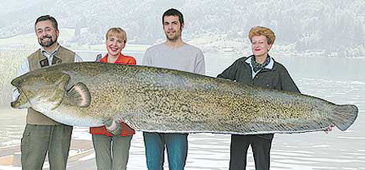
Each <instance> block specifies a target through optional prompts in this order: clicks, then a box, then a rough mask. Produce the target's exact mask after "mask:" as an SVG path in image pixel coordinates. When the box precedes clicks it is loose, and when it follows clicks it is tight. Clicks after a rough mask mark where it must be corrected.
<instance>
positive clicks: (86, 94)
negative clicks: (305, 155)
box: [11, 62, 358, 134]
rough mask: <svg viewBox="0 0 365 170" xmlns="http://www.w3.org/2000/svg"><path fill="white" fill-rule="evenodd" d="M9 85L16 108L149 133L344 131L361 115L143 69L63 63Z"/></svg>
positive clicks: (305, 99) (302, 98) (296, 97)
mask: <svg viewBox="0 0 365 170" xmlns="http://www.w3.org/2000/svg"><path fill="white" fill-rule="evenodd" d="M11 84H12V85H13V86H15V87H16V88H17V89H18V91H19V92H20V96H19V97H18V99H17V100H16V101H14V102H12V103H11V106H12V107H13V108H28V107H32V108H33V109H35V110H37V111H39V112H41V113H43V114H45V115H46V116H48V117H50V118H52V119H53V120H56V121H58V122H60V123H63V124H67V125H72V126H86V127H94V126H101V125H104V124H105V125H107V127H109V129H113V128H111V127H113V122H119V121H120V120H123V121H124V122H125V123H126V124H128V125H129V126H130V127H131V128H133V129H135V130H141V131H148V132H163V133H222V134H266V133H301V132H310V131H322V130H325V129H327V127H329V126H336V127H337V128H339V129H340V130H342V131H344V130H346V129H348V128H349V127H350V126H351V125H352V124H353V123H354V121H355V119H356V118H357V115H358V108H357V107H356V106H355V105H337V104H334V103H331V102H329V101H326V100H323V99H320V98H317V97H312V96H308V95H303V94H297V93H290V92H284V91H278V90H273V89H265V88H259V87H253V86H249V85H245V84H242V83H237V82H233V81H230V80H224V79H218V78H213V77H208V76H203V75H197V74H193V73H188V72H183V71H177V70H171V69H163V68H155V67H146V66H127V65H117V64H109V63H92V62H82V63H64V64H59V65H55V66H50V67H46V68H42V69H38V70H35V71H32V72H29V73H27V74H24V75H22V76H19V77H17V78H15V79H14V80H12V82H11ZM114 125H115V124H114Z"/></svg>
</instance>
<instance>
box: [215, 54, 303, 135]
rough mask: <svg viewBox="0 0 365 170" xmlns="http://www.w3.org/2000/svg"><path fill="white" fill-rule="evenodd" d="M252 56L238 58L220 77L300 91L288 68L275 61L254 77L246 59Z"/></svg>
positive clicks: (254, 84)
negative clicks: (270, 66) (269, 67)
mask: <svg viewBox="0 0 365 170" xmlns="http://www.w3.org/2000/svg"><path fill="white" fill-rule="evenodd" d="M250 57H252V56H249V57H242V58H239V59H237V60H236V61H235V62H234V63H233V64H232V65H231V66H229V67H228V68H227V69H226V70H224V71H223V72H222V73H221V74H219V75H218V76H217V77H218V78H224V79H230V80H233V81H237V82H242V83H245V84H250V85H253V86H259V87H266V88H270V89H277V90H284V91H290V92H298V93H300V91H299V89H298V87H297V86H296V85H295V83H294V81H293V79H292V78H291V77H290V75H289V73H288V71H287V70H286V68H285V67H284V66H283V65H282V64H280V63H278V62H276V61H275V60H273V61H274V65H273V67H272V69H266V68H265V69H263V70H260V71H259V73H257V74H256V75H255V77H254V78H252V69H251V66H250V64H249V63H247V62H246V60H247V59H248V60H251V58H250ZM258 136H259V137H263V138H268V139H271V138H273V135H272V134H269V135H258Z"/></svg>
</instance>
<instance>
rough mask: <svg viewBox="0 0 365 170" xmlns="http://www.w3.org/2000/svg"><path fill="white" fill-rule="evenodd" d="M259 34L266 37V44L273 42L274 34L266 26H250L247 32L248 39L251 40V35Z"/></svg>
mask: <svg viewBox="0 0 365 170" xmlns="http://www.w3.org/2000/svg"><path fill="white" fill-rule="evenodd" d="M260 35H263V36H265V37H266V39H267V43H268V44H274V42H275V38H276V37H275V34H274V32H273V31H272V30H271V29H269V28H266V27H261V26H256V27H252V28H251V30H250V32H249V34H248V38H250V41H252V37H254V36H260Z"/></svg>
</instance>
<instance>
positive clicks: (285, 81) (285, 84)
mask: <svg viewBox="0 0 365 170" xmlns="http://www.w3.org/2000/svg"><path fill="white" fill-rule="evenodd" d="M280 77H281V88H282V90H284V91H290V92H296V93H300V90H299V88H298V87H297V85H296V84H295V82H294V80H293V79H292V78H291V76H290V74H289V72H288V70H286V68H285V67H283V70H282V71H281V73H280Z"/></svg>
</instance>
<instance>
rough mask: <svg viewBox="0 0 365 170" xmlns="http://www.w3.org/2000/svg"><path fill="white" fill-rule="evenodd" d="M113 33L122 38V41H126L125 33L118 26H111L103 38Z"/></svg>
mask: <svg viewBox="0 0 365 170" xmlns="http://www.w3.org/2000/svg"><path fill="white" fill-rule="evenodd" d="M113 35H115V36H116V37H118V38H120V39H122V40H123V41H124V43H127V33H126V32H125V31H124V30H123V29H122V28H120V27H112V28H110V29H109V30H108V32H106V34H105V39H106V40H108V38H109V37H111V36H113Z"/></svg>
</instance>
